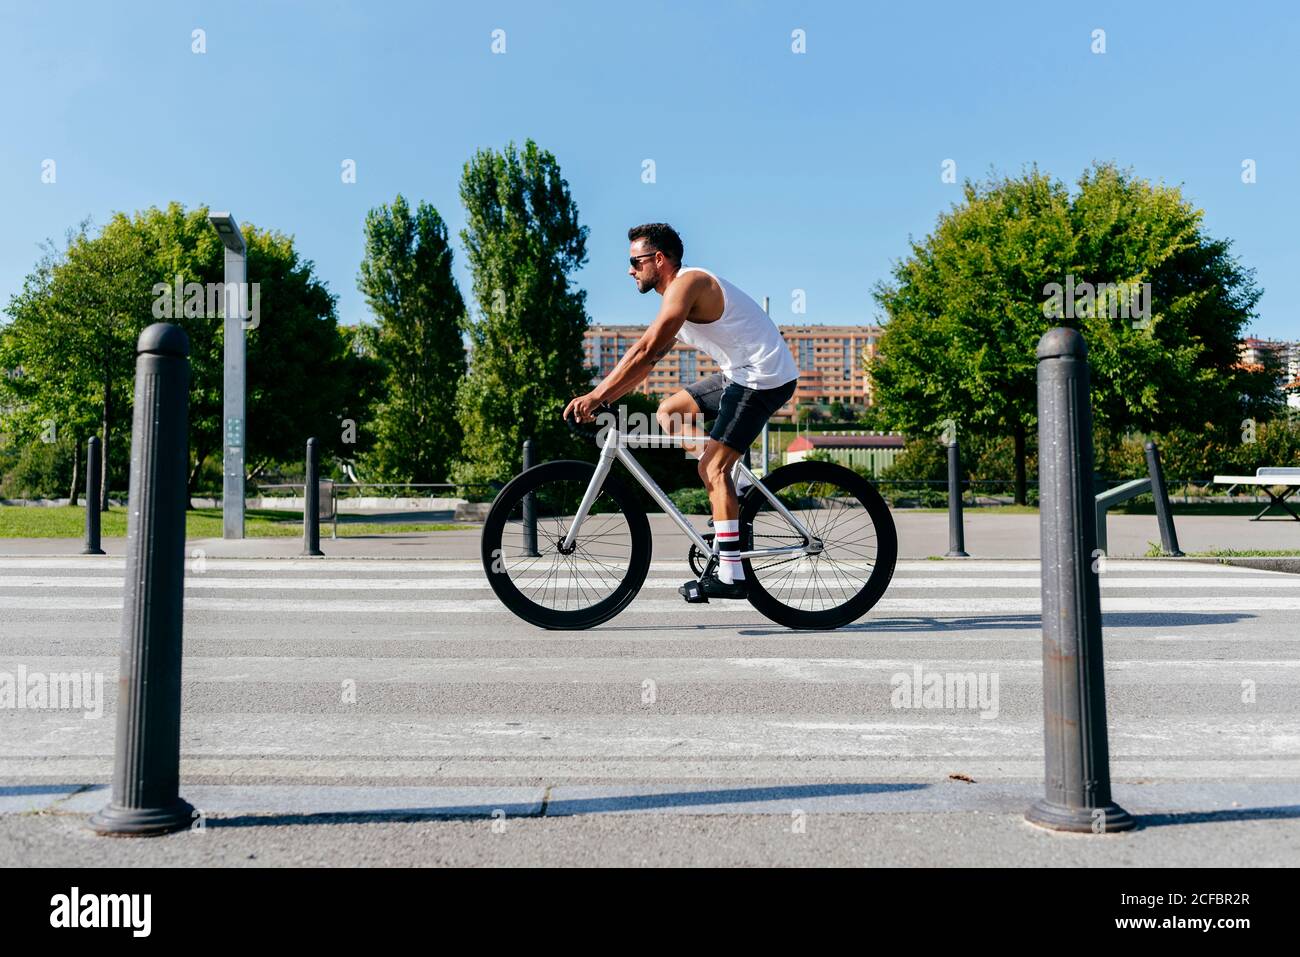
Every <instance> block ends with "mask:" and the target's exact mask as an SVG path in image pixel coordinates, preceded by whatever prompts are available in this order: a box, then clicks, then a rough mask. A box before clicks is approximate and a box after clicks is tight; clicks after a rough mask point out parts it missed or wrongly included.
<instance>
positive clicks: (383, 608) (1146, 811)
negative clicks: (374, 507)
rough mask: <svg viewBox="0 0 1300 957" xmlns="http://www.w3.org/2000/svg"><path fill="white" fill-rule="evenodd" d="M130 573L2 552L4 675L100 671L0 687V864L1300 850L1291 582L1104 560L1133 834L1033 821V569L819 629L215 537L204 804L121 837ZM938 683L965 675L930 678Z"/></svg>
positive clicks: (191, 746)
mask: <svg viewBox="0 0 1300 957" xmlns="http://www.w3.org/2000/svg"><path fill="white" fill-rule="evenodd" d="M122 576H123V562H122V559H121V558H120V557H112V556H109V557H104V558H82V557H65V558H55V557H39V558H30V557H19V556H12V555H11V556H6V557H3V558H0V684H2V682H3V680H4V675H6V674H8V675H11V676H17V675H20V674H25V675H26V676H28V677H29V679H30V677H31V676H42V675H44V676H56V675H60V674H66V673H78V674H83V675H88V676H89V677H88V678H87V679H86V688H87V689H90V688H93V687H94V686H95V683H96V680H98V681H99V682H100V687H101V689H102V698H101V699H96V701H97V702H98V703H97V704H96V705H95V706H94V707H91V706H89V705H88V704H87V702H85V701H83V702H81V707H80V708H54V707H50V706H48V705H49V702H47V706H46V707H44V708H39V707H0V860H6V861H8V862H11V863H15V864H21V865H36V864H73V865H77V864H100V863H102V864H128V863H129V864H151V863H152V864H171V863H175V864H194V865H198V864H222V865H226V864H229V865H238V864H250V865H276V864H301V863H311V864H380V863H393V864H426V863H427V864H481V865H502V864H525V863H533V864H539V863H586V864H599V863H608V864H632V865H639V864H663V863H683V864H708V863H723V864H727V863H736V864H760V863H766V864H781V863H788V864H945V863H947V864H983V865H988V864H993V865H996V864H1015V865H1043V864H1062V865H1064V864H1071V865H1088V864H1144V865H1168V864H1179V865H1197V864H1206V865H1208V864H1213V865H1225V866H1253V865H1266V864H1282V865H1288V864H1294V863H1295V862H1296V861H1300V823H1298V820H1297V819H1298V818H1300V695H1297V694H1296V691H1297V686H1300V661H1298V660H1297V655H1296V653H1295V652H1296V642H1297V640H1300V629H1297V628H1296V625H1295V621H1296V618H1297V613H1300V576H1294V575H1284V574H1279V573H1274V572H1267V571H1255V570H1249V569H1240V568H1233V567H1226V566H1218V565H1212V564H1199V563H1186V562H1182V563H1172V562H1123V561H1113V560H1112V561H1110V562H1109V563H1108V564H1107V566H1106V569H1105V573H1104V574H1103V576H1102V605H1103V610H1104V611H1105V612H1106V625H1105V627H1106V631H1105V650H1106V683H1107V692H1108V711H1109V716H1110V742H1111V767H1112V779H1113V781H1114V782H1115V792H1116V798H1117V800H1119V802H1120V803H1121V804H1122V805H1124V806H1125V807H1126V808H1127V809H1128V810H1130V811H1131V812H1133V813H1134V814H1137V815H1138V816H1139V820H1140V822H1141V824H1142V826H1141V828H1140V829H1139V830H1138V831H1136V832H1133V833H1129V834H1120V835H1104V836H1093V835H1086V836H1073V835H1058V834H1051V833H1047V832H1044V831H1040V830H1038V829H1037V828H1034V827H1032V826H1031V825H1028V824H1026V823H1024V822H1023V820H1022V814H1023V811H1024V809H1025V808H1026V807H1027V806H1028V805H1029V804H1030V803H1032V801H1033V800H1035V799H1036V798H1037V797H1038V796H1040V795H1041V793H1042V773H1043V756H1042V755H1043V743H1042V698H1041V633H1040V626H1039V605H1038V589H1039V578H1038V564H1037V562H1034V561H974V562H970V561H968V562H934V561H908V562H903V563H901V564H900V567H899V570H898V573H897V575H896V577H895V580H894V583H893V585H892V586H891V588H890V589H889V592H888V593H887V595H886V597H885V599H884V600H883V601H882V602H881V603H880V604H879V605H878V606H877V607H876V608H875V609H873V610H872V611H871V612H870V613H869V614H868V615H867V617H865V618H864V619H863V620H861V621H860V622H858V623H857V624H855V625H853V626H851V627H849V628H845V629H841V630H839V631H837V632H826V633H818V632H798V633H796V632H791V631H787V630H786V629H783V628H780V627H778V626H775V625H773V624H772V623H771V622H769V621H767V620H766V619H764V618H762V617H761V616H760V615H758V614H757V613H756V612H755V611H754V610H753V609H752V608H751V607H750V606H749V605H748V604H745V603H722V602H715V603H713V604H711V605H708V606H688V605H686V604H684V603H682V602H681V601H680V599H679V598H678V597H677V595H676V593H675V588H676V585H677V584H678V583H679V582H680V581H681V580H683V579H684V578H685V577H686V574H685V566H684V563H681V562H678V561H672V562H664V563H656V565H655V566H654V568H653V569H652V571H651V574H650V580H649V582H648V583H647V588H646V589H645V590H644V591H643V592H642V593H641V595H640V597H639V598H638V599H637V600H636V601H635V602H634V603H633V604H632V606H631V607H630V608H629V609H628V610H627V611H626V612H625V613H624V614H623V615H621V616H620V617H619V618H616V619H615V620H614V621H612V622H610V623H609V624H607V625H605V626H603V627H601V628H599V629H594V630H591V631H587V632H547V631H541V630H538V629H535V628H533V627H531V626H529V625H526V624H524V623H522V622H520V621H518V620H517V619H515V618H514V617H513V616H511V615H510V614H509V613H508V612H506V611H505V609H504V608H502V607H501V606H500V604H499V603H498V602H497V600H496V598H495V596H494V595H493V594H492V592H491V591H490V590H488V589H487V586H486V583H485V581H484V578H483V576H482V573H481V570H480V569H479V567H478V566H477V564H475V563H473V562H468V561H463V560H459V561H445V560H444V561H420V560H375V559H372V560H357V561H350V560H342V559H324V560H301V561H290V560H269V559H217V558H210V557H206V556H205V557H204V558H203V559H202V560H201V561H200V560H197V559H196V560H194V561H191V562H190V565H189V567H188V568H187V590H186V619H185V636H184V641H185V671H184V679H185V683H184V709H185V713H184V720H183V726H182V781H183V785H182V795H183V796H185V797H186V798H188V799H189V800H190V801H191V802H192V803H194V804H195V806H196V807H198V808H200V810H201V812H202V816H201V818H200V820H199V821H198V822H196V823H197V824H202V825H203V826H202V827H201V828H196V829H195V830H194V831H191V832H187V833H182V834H179V835H174V836H171V837H167V838H161V839H154V840H145V841H112V840H104V839H97V838H95V837H93V836H91V835H90V834H89V832H88V831H87V830H86V829H85V827H84V821H85V817H86V815H87V814H88V813H89V812H93V811H94V810H97V809H98V808H100V807H102V806H103V805H104V804H105V803H107V800H108V791H107V789H106V785H107V783H108V782H109V781H110V780H111V769H112V754H113V737H114V732H115V721H114V719H113V716H114V713H115V706H116V677H117V666H118V657H117V656H118V653H119V627H120V615H121V607H122V592H121V588H122ZM918 669H919V671H918ZM931 675H938V676H940V679H941V683H942V679H944V678H948V677H949V676H951V677H952V678H953V679H954V682H955V683H954V684H953V687H954V690H955V688H956V686H957V685H961V686H962V687H969V688H970V689H973V691H974V694H973V695H972V696H971V698H970V699H969V700H958V699H957V698H956V697H955V696H954V694H953V693H950V694H949V696H948V697H947V699H946V700H945V699H942V698H940V699H926V698H925V696H924V694H922V693H921V691H922V689H923V688H924V687H926V685H927V682H928V681H929V680H930V676H931ZM96 676H98V679H97V678H96ZM958 676H962V677H961V678H958ZM966 676H969V677H968V678H967V677H966ZM10 680H11V682H12V680H13V679H12V678H11V679H10ZM38 680H39V679H38ZM967 681H969V682H970V684H969V685H967V684H966V682H967ZM913 688H915V689H916V690H917V692H918V693H917V694H916V695H915V696H912V697H910V698H909V696H907V695H904V694H903V692H904V690H908V691H910V690H912V689H913ZM101 706H102V707H101ZM96 711H98V712H99V716H98V717H96V716H94V712H96ZM88 714H89V715H90V716H87V715H88Z"/></svg>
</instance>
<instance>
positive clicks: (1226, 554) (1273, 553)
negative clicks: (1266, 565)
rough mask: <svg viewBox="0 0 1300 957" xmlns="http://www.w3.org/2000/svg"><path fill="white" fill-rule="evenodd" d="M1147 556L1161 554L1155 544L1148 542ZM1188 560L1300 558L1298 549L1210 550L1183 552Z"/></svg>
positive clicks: (1154, 556) (1157, 545)
mask: <svg viewBox="0 0 1300 957" xmlns="http://www.w3.org/2000/svg"><path fill="white" fill-rule="evenodd" d="M1147 544H1148V545H1150V546H1151V547H1150V548H1149V549H1147V556H1148V557H1152V558H1158V557H1159V556H1160V555H1161V554H1162V553H1161V551H1160V546H1159V544H1157V543H1156V542H1148V543H1147ZM1184 554H1185V555H1186V556H1187V557H1188V558H1300V549H1295V548H1293V549H1290V550H1287V549H1284V548H1212V549H1210V550H1209V551H1204V552H1185V553H1184Z"/></svg>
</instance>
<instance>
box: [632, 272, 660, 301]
mask: <svg viewBox="0 0 1300 957" xmlns="http://www.w3.org/2000/svg"><path fill="white" fill-rule="evenodd" d="M657 285H659V276H658V274H656V275H654V276H651V277H650V278H648V279H646V280H645V281H644V282H643V281H642V280H640V279H638V280H637V281H636V288H637V292H639V293H641V295H643V296H644V295H645V294H646V293H648V292H649V291H650V290H651V289H653V288H654V287H655V286H657Z"/></svg>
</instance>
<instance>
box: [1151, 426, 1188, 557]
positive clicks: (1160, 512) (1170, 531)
mask: <svg viewBox="0 0 1300 957" xmlns="http://www.w3.org/2000/svg"><path fill="white" fill-rule="evenodd" d="M1146 453H1147V473H1148V474H1149V475H1150V476H1151V496H1152V498H1154V499H1155V500H1156V524H1158V525H1159V526H1160V544H1161V546H1163V548H1164V550H1165V554H1166V555H1172V556H1174V557H1175V558H1177V557H1181V556H1182V554H1183V553H1182V551H1181V550H1180V549H1179V548H1178V533H1177V532H1176V531H1175V530H1174V516H1173V513H1172V512H1171V511H1170V510H1169V490H1168V489H1167V488H1165V471H1164V469H1163V468H1161V466H1160V450H1159V449H1158V448H1156V444H1155V443H1154V442H1147V444H1146Z"/></svg>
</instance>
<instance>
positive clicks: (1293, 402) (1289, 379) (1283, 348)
mask: <svg viewBox="0 0 1300 957" xmlns="http://www.w3.org/2000/svg"><path fill="white" fill-rule="evenodd" d="M1269 353H1271V354H1272V355H1273V356H1274V357H1275V358H1276V361H1277V364H1278V366H1279V367H1280V371H1281V373H1282V382H1281V388H1282V390H1283V391H1284V392H1286V394H1287V405H1289V406H1291V407H1292V408H1300V342H1296V341H1286V340H1279V339H1259V338H1256V337H1255V336H1248V337H1247V338H1245V339H1243V340H1241V341H1240V342H1238V343H1237V355H1238V358H1239V360H1240V362H1241V364H1242V365H1243V366H1245V367H1246V368H1251V367H1261V366H1263V365H1264V359H1265V356H1266V355H1267V354H1269Z"/></svg>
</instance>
